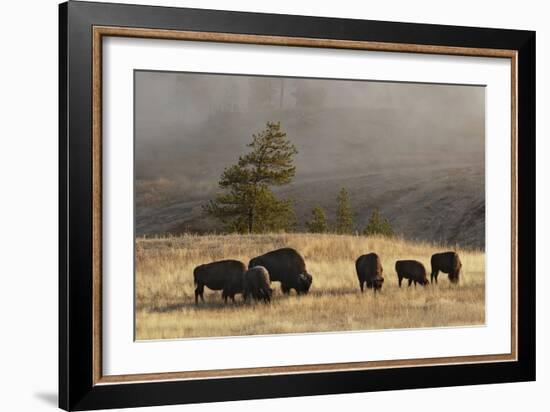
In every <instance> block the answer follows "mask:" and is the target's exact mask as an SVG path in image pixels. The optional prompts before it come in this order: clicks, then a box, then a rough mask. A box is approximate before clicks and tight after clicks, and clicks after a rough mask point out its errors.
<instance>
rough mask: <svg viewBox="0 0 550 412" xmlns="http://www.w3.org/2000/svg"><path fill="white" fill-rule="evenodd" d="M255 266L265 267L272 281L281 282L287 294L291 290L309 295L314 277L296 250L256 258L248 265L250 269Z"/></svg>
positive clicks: (269, 253) (285, 249)
mask: <svg viewBox="0 0 550 412" xmlns="http://www.w3.org/2000/svg"><path fill="white" fill-rule="evenodd" d="M254 266H263V267H265V268H266V269H267V271H268V272H269V279H270V281H271V282H281V290H282V291H283V293H285V294H288V293H290V290H291V289H294V290H296V293H297V294H299V295H300V294H302V293H307V292H308V291H309V288H310V287H311V283H312V281H313V277H312V276H311V275H310V274H309V273H307V271H306V264H305V262H304V259H303V258H302V256H300V254H299V253H298V252H296V251H295V250H294V249H290V248H282V249H277V250H273V251H271V252H268V253H266V254H265V255H261V256H258V257H255V258H253V259H251V260H250V262H249V263H248V267H249V268H253V267H254Z"/></svg>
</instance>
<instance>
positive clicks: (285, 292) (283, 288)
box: [281, 283, 290, 295]
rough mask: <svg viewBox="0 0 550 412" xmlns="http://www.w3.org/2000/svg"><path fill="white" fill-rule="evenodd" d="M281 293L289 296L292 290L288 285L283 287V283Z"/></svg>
mask: <svg viewBox="0 0 550 412" xmlns="http://www.w3.org/2000/svg"><path fill="white" fill-rule="evenodd" d="M281 291H282V292H283V293H284V294H285V295H288V294H289V293H290V288H289V287H287V286H286V285H283V284H282V283H281Z"/></svg>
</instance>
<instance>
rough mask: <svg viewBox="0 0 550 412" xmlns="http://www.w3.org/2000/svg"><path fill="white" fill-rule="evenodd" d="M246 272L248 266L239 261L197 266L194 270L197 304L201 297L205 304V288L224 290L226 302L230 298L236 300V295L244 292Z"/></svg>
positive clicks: (221, 261) (223, 261) (223, 294)
mask: <svg viewBox="0 0 550 412" xmlns="http://www.w3.org/2000/svg"><path fill="white" fill-rule="evenodd" d="M245 272H246V266H245V265H244V263H242V262H239V261H238V260H220V261H218V262H212V263H206V264H204V265H200V266H197V267H196V268H195V270H193V279H194V281H195V286H196V287H195V303H198V301H199V296H200V298H201V300H202V301H203V302H204V295H203V294H204V287H205V286H206V287H208V288H209V289H212V290H224V292H223V293H222V296H223V298H224V299H225V301H227V298H228V297H231V298H232V299H233V300H235V293H240V292H241V291H242V278H243V275H244V273H245Z"/></svg>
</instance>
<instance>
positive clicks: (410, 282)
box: [409, 279, 413, 287]
mask: <svg viewBox="0 0 550 412" xmlns="http://www.w3.org/2000/svg"><path fill="white" fill-rule="evenodd" d="M412 283H413V281H412V279H409V287H411V285H412Z"/></svg>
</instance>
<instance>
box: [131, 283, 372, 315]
mask: <svg viewBox="0 0 550 412" xmlns="http://www.w3.org/2000/svg"><path fill="white" fill-rule="evenodd" d="M369 293H370V294H372V293H373V292H372V290H365V292H364V295H368V294H369ZM360 294H361V291H360V290H359V289H358V288H357V289H351V288H345V289H325V290H312V291H310V292H309V293H308V294H305V295H298V294H296V293H295V292H294V291H291V293H290V294H289V295H285V294H283V293H281V292H280V291H278V290H277V291H274V293H273V297H272V298H271V303H270V304H272V305H276V304H278V303H280V302H285V301H286V300H288V299H306V298H308V297H316V298H317V297H336V296H349V295H360ZM256 305H265V303H264V302H261V301H255V300H253V299H249V300H248V301H247V302H244V300H243V298H242V297H241V296H240V295H237V296H236V297H235V302H232V301H231V300H228V301H227V303H225V302H224V301H223V300H222V298H221V297H220V296H219V295H210V296H206V297H205V300H204V302H202V301H200V300H199V303H198V304H195V301H194V300H188V301H185V302H181V303H172V304H168V305H163V306H144V307H142V308H138V310H146V311H147V312H151V313H169V312H179V311H183V310H188V311H219V310H220V309H226V310H231V309H236V308H243V307H254V306H256Z"/></svg>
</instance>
